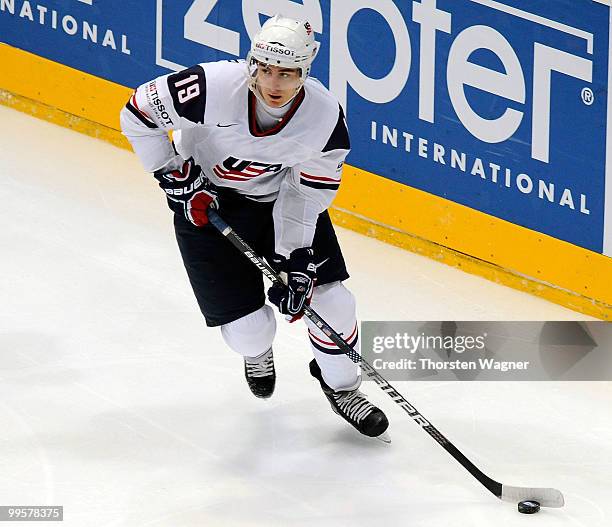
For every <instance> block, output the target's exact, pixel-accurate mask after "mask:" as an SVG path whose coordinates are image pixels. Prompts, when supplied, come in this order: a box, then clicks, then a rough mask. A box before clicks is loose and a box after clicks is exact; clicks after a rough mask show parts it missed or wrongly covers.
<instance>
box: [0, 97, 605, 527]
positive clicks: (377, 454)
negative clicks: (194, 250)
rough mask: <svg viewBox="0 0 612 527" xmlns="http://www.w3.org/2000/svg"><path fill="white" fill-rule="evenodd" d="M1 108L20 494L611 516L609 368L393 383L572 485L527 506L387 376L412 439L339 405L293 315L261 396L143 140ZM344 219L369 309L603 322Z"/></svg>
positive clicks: (3, 244)
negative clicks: (183, 252) (182, 238)
mask: <svg viewBox="0 0 612 527" xmlns="http://www.w3.org/2000/svg"><path fill="white" fill-rule="evenodd" d="M0 117H1V118H2V122H3V124H4V130H5V132H4V133H3V134H2V135H3V137H2V141H1V143H0V152H1V154H0V158H1V163H0V172H1V175H0V199H1V203H2V207H1V208H0V218H1V220H2V229H0V248H1V251H2V259H1V261H0V270H1V273H0V298H1V299H2V302H1V304H0V505H18V504H21V505H34V504H55V505H63V506H64V508H65V509H64V510H65V520H64V523H63V525H66V526H75V527H85V526H87V527H89V526H96V527H97V526H105V527H111V526H112V527H123V526H126V527H128V526H129V527H134V526H173V527H175V526H180V527H183V526H184V527H188V526H209V525H213V526H217V525H223V526H234V525H240V526H246V525H248V526H252V525H257V526H260V525H261V526H287V525H292V526H293V525H296V526H312V525H319V526H327V525H329V526H351V527H355V526H366V525H368V526H370V525H377V526H394V525H403V526H406V525H410V526H428V527H433V526H444V527H447V526H449V525H459V526H464V525H465V526H470V527H478V526H481V525H482V526H485V525H486V526H489V525H491V524H492V523H495V525H496V526H497V527H502V526H514V525H523V524H524V523H525V522H527V521H530V522H532V523H533V522H535V523H537V524H538V525H539V526H553V525H554V526H555V527H563V526H576V525H584V526H589V527H600V526H601V527H603V526H604V525H609V524H610V522H611V520H612V503H611V500H610V488H611V487H612V476H611V474H612V417H611V412H610V400H611V395H612V387H611V384H610V383H518V382H517V383H476V382H465V383H451V382H448V383H441V382H419V383H413V384H408V383H401V382H400V383H394V384H397V387H398V388H399V389H400V390H401V391H402V392H403V393H404V394H405V395H406V397H407V398H408V399H409V400H410V401H411V402H413V403H414V404H415V405H416V407H417V408H419V410H421V411H422V412H423V414H424V415H426V416H427V418H428V419H430V420H431V421H432V422H433V423H434V424H435V425H436V426H437V427H438V428H439V429H440V431H442V432H443V433H444V434H445V435H447V436H448V437H449V439H451V440H452V441H453V442H454V443H455V444H456V445H457V446H458V447H459V448H460V449H462V450H463V451H464V453H465V454H466V455H467V456H468V457H470V458H471V459H472V460H473V461H474V462H475V463H476V464H477V465H478V466H480V467H481V468H482V469H483V470H484V471H485V472H487V473H488V474H489V475H490V476H491V477H493V478H495V479H498V480H500V481H502V482H504V483H507V484H509V485H523V486H542V487H547V486H551V487H556V488H559V489H561V490H562V491H563V492H564V494H565V497H566V501H567V505H566V507H564V508H562V509H555V510H552V509H549V510H542V512H540V513H539V514H538V515H537V517H536V518H529V519H527V518H528V517H524V516H522V515H519V514H518V512H517V511H516V507H515V506H512V505H509V504H507V503H502V502H500V501H498V500H497V499H495V498H493V497H492V496H491V495H489V494H488V493H487V491H485V490H484V489H483V488H482V487H480V485H479V484H478V483H476V482H475V481H474V480H473V479H472V478H471V476H469V474H467V473H466V472H465V471H464V470H463V468H462V467H460V466H459V465H458V464H457V463H456V462H455V461H454V460H453V459H452V458H451V457H449V456H448V454H447V453H446V452H444V451H443V450H442V449H441V448H440V447H439V446H438V445H437V444H436V443H435V442H434V441H432V440H431V438H430V437H429V436H427V435H426V434H424V433H423V432H422V431H421V430H419V427H418V426H415V425H414V423H413V422H412V420H411V419H409V418H408V417H407V416H406V415H405V414H404V413H403V412H402V411H401V410H400V409H399V408H397V407H395V406H394V405H393V404H392V403H391V401H390V399H388V398H387V397H386V396H385V395H384V394H382V393H381V392H380V391H379V390H378V389H377V388H376V387H375V386H374V385H373V384H372V383H367V384H364V390H365V391H366V392H367V393H368V394H369V395H371V397H372V399H373V400H374V401H375V402H376V403H378V404H379V405H381V406H382V407H383V408H384V409H385V410H386V411H387V414H388V416H389V418H390V420H391V429H390V432H391V435H392V437H393V444H392V445H390V446H386V445H384V444H382V443H380V442H377V441H372V440H368V439H365V438H362V437H359V436H358V435H357V434H356V433H355V432H354V431H353V430H352V429H350V428H349V427H348V425H345V424H344V423H343V422H342V421H340V420H339V419H338V417H337V416H335V415H334V414H333V413H332V412H331V410H330V409H329V406H328V404H327V402H326V401H325V399H324V398H323V396H322V394H321V393H320V390H319V388H318V387H317V384H316V383H315V382H314V381H313V380H312V379H311V378H310V377H309V375H308V372H307V368H306V364H307V362H308V361H309V360H310V351H309V348H308V343H307V339H306V338H305V330H304V328H303V326H299V325H288V324H286V323H284V322H283V321H282V320H279V331H278V335H277V339H276V342H275V355H276V364H277V372H278V382H277V391H276V393H275V394H274V397H273V398H272V399H271V400H269V401H261V400H256V399H255V398H254V397H253V396H252V395H251V394H250V393H249V391H248V389H247V387H246V383H245V382H244V379H243V377H242V359H241V358H240V357H238V356H236V355H234V354H232V353H231V352H230V351H228V350H227V349H225V348H224V345H223V343H222V341H221V338H220V335H219V334H218V331H216V330H212V329H207V328H206V327H205V326H204V324H203V321H202V320H201V316H200V314H199V312H198V310H197V307H196V304H195V300H194V299H193V297H192V294H191V291H190V288H189V285H188V282H187V278H186V275H185V272H184V270H183V267H182V264H181V262H180V258H179V255H178V251H177V249H176V247H175V241H174V238H173V232H172V229H171V224H170V216H169V211H167V210H166V206H165V204H164V198H163V196H162V194H161V192H160V191H159V189H158V188H157V186H156V184H155V183H154V181H152V180H151V178H150V176H148V175H147V174H145V173H143V172H142V170H141V168H140V165H139V163H138V161H137V159H136V158H135V157H134V156H133V154H131V153H128V152H126V151H123V150H119V149H117V148H114V147H112V146H110V145H108V144H105V143H102V142H100V141H96V140H94V139H91V138H88V137H85V136H83V135H80V134H77V133H74V132H71V131H69V130H66V129H63V128H60V127H57V126H54V125H51V124H48V123H45V122H42V121H38V120H36V119H34V118H31V117H29V116H25V115H22V114H20V113H18V112H15V111H13V110H10V109H7V108H3V107H0ZM338 231H339V232H338V234H339V237H340V239H341V243H342V246H343V248H344V252H345V256H346V258H347V261H348V263H349V268H350V271H351V273H352V278H351V279H350V281H348V282H347V285H348V286H349V287H350V288H351V289H352V291H353V292H354V293H355V294H356V296H357V299H358V306H359V312H360V315H361V317H362V318H364V319H377V320H445V319H446V320H495V319H502V320H586V319H587V317H585V316H582V315H579V314H577V313H574V312H572V311H569V310H566V309H563V308H561V307H559V306H556V305H554V304H550V303H548V302H546V301H544V300H541V299H537V298H534V297H531V296H529V295H526V294H523V293H520V292H517V291H514V290H511V289H508V288H505V287H502V286H499V285H496V284H493V283H491V282H488V281H486V280H483V279H480V278H477V277H474V276H471V275H468V274H464V273H462V272H460V271H457V270H455V269H452V268H450V267H447V266H444V265H442V264H439V263H436V262H434V261H432V260H428V259H426V258H423V257H420V256H417V255H414V254H411V253H408V252H404V251H401V250H399V249H396V248H393V247H390V246H386V245H384V244H382V243H380V242H378V241H376V240H372V239H368V238H364V237H362V236H360V235H357V234H355V233H352V232H350V231H345V230H342V229H338ZM519 410H520V412H519ZM535 523H534V525H535ZM7 525H8V524H7Z"/></svg>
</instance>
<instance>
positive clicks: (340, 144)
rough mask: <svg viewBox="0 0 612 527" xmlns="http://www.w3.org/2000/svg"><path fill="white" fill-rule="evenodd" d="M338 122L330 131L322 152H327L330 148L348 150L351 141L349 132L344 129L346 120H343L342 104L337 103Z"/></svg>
mask: <svg viewBox="0 0 612 527" xmlns="http://www.w3.org/2000/svg"><path fill="white" fill-rule="evenodd" d="M338 107H339V110H340V111H339V112H338V122H337V123H336V127H335V128H334V131H333V132H332V133H331V135H330V137H329V140H328V141H327V144H326V145H325V146H324V147H323V150H322V151H323V152H329V151H330V150H340V149H342V150H350V149H351V141H350V139H349V133H348V130H347V129H346V121H345V120H344V111H343V110H342V106H340V105H338Z"/></svg>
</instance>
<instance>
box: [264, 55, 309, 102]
mask: <svg viewBox="0 0 612 527" xmlns="http://www.w3.org/2000/svg"><path fill="white" fill-rule="evenodd" d="M257 87H258V88H259V92H260V93H261V95H262V97H263V99H264V101H265V103H266V104H267V105H268V106H272V107H273V108H279V107H280V106H283V105H284V104H287V103H288V102H289V101H290V100H291V98H292V97H293V96H294V95H295V92H296V90H297V89H298V88H299V87H300V71H299V70H298V69H289V68H279V67H278V66H268V65H265V64H260V65H259V66H258V67H257Z"/></svg>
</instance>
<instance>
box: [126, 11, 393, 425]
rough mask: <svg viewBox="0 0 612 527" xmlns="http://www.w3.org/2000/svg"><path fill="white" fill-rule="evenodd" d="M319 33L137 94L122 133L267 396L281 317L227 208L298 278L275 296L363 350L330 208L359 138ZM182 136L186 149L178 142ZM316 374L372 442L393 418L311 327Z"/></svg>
mask: <svg viewBox="0 0 612 527" xmlns="http://www.w3.org/2000/svg"><path fill="white" fill-rule="evenodd" d="M318 46H319V45H318V43H317V42H316V41H315V38H314V33H313V30H312V28H311V26H310V24H309V23H308V22H300V21H296V20H293V19H290V18H285V17H283V16H282V15H276V16H274V17H273V18H271V19H269V20H267V21H266V23H265V24H264V25H263V27H262V28H261V30H260V31H259V32H258V33H257V35H256V36H255V38H254V39H253V42H252V44H251V49H250V52H249V54H248V56H247V59H246V62H245V61H221V62H212V63H203V64H199V65H196V66H194V67H191V68H188V69H186V70H183V71H180V72H178V73H173V74H169V75H164V76H162V77H158V78H156V79H154V80H152V81H150V82H147V83H145V84H143V85H141V86H140V87H138V88H137V89H136V91H135V92H134V94H133V95H132V97H131V98H130V100H129V101H128V103H127V104H126V106H125V108H123V110H122V111H121V127H122V130H123V133H124V135H125V136H126V137H127V138H128V139H129V141H130V143H131V144H132V147H133V148H134V151H135V152H136V154H137V155H138V157H139V158H140V160H141V161H142V164H143V165H144V167H145V169H146V170H147V171H149V172H153V175H154V177H155V179H156V180H157V181H158V182H159V186H160V187H161V188H162V189H163V190H164V191H165V192H166V196H167V200H168V205H169V207H170V209H171V210H172V211H174V227H175V232H176V238H177V241H178V246H179V249H180V252H181V256H182V258H183V262H184V265H185V268H186V270H187V274H188V276H189V280H190V282H191V286H192V288H193V291H194V293H195V296H196V299H197V301H198V304H199V306H200V309H201V311H202V313H203V315H204V317H205V319H206V323H207V325H208V326H220V328H221V334H222V336H223V339H224V340H225V342H226V343H227V345H228V346H229V347H230V348H231V349H232V350H234V351H235V352H237V353H239V354H241V355H242V356H243V357H244V366H245V376H246V380H247V383H248V386H249V388H250V389H251V391H252V393H253V394H254V395H255V396H257V397H262V398H266V397H270V396H271V395H272V392H273V391H274V385H275V379H276V374H275V370H274V359H273V354H272V341H273V339H274V334H275V331H276V322H275V318H274V313H273V311H272V308H271V307H270V306H269V305H266V304H265V295H264V287H263V280H262V276H261V273H260V272H259V270H258V269H256V268H255V267H254V266H253V265H252V264H251V262H249V261H248V260H247V259H246V258H245V257H244V256H243V255H242V254H240V253H239V252H238V251H237V250H236V249H235V248H234V247H233V246H232V245H231V244H230V243H229V242H228V241H227V240H225V239H224V238H223V236H221V234H219V233H218V232H217V231H216V230H215V229H214V228H213V227H212V226H211V225H209V224H208V217H207V209H208V207H209V206H213V207H217V208H218V209H219V213H220V215H221V216H222V217H223V218H224V219H225V220H226V221H227V222H228V223H229V224H230V225H231V226H232V228H233V229H234V230H235V231H236V232H237V233H238V234H239V235H240V236H241V237H242V238H244V239H245V241H247V243H249V244H250V245H251V246H252V247H253V249H254V250H255V251H257V252H258V253H259V254H261V255H263V256H264V257H265V258H266V259H267V260H268V261H269V262H271V265H272V266H273V267H274V268H275V269H276V270H277V271H278V272H280V273H282V274H283V276H284V277H286V283H287V287H283V286H273V287H271V288H270V289H269V291H268V298H269V300H270V302H271V303H272V304H274V305H275V306H276V307H277V308H278V310H279V311H280V312H281V313H282V314H284V315H285V316H286V317H288V318H290V319H291V320H292V321H293V320H297V319H298V318H300V317H301V315H302V311H303V308H304V305H305V304H308V303H311V305H312V307H313V308H314V309H316V311H317V312H319V313H320V314H321V316H323V317H324V318H325V319H326V320H327V321H328V322H329V323H330V324H331V325H332V326H333V327H334V329H335V330H336V331H338V333H340V334H341V335H342V336H343V337H344V338H345V340H346V342H347V343H348V344H349V345H351V346H353V347H355V348H356V349H358V347H359V336H358V333H357V320H356V314H355V300H354V297H353V295H352V294H351V292H350V291H349V290H348V289H347V288H346V287H345V286H344V285H343V283H342V282H343V280H345V279H346V278H348V273H347V271H346V267H345V263H344V259H343V256H342V253H341V250H340V247H339V245H338V241H337V239H336V235H335V233H334V229H333V226H332V223H331V221H330V218H329V215H328V212H327V208H328V207H329V205H330V203H331V202H332V200H333V198H334V196H335V194H336V191H337V190H338V187H339V185H340V180H341V173H342V165H343V162H344V159H345V157H346V155H347V154H348V152H349V148H350V147H349V136H348V132H347V129H346V124H345V119H344V115H343V112H342V108H341V107H340V105H339V104H338V101H337V100H336V99H335V98H334V96H333V95H332V94H331V93H330V92H329V91H328V90H327V89H326V88H325V87H324V86H323V85H322V84H321V83H319V82H318V81H317V80H315V79H313V78H310V77H309V73H310V67H311V64H312V61H313V60H314V58H315V56H316V54H317V51H318ZM169 130H174V135H173V141H174V144H172V143H171V142H170V140H169V138H168V131H169ZM306 323H307V325H308V336H309V338H310V344H311V347H312V351H313V354H314V360H312V361H311V363H310V372H311V374H312V376H313V377H315V378H316V379H317V380H318V381H319V383H320V385H321V388H322V389H323V392H324V394H325V396H326V397H327V399H328V401H329V403H330V404H331V406H332V408H333V409H334V411H335V412H336V413H338V414H339V415H340V416H341V417H343V418H344V419H345V420H346V421H348V422H349V423H350V424H351V425H352V426H354V427H355V428H356V429H357V430H358V431H359V432H361V433H362V434H365V435H367V436H372V437H379V436H383V437H385V436H384V435H383V434H384V433H385V431H386V429H387V427H388V421H387V418H386V416H385V414H384V413H383V412H382V411H381V410H380V409H378V408H376V407H375V406H374V405H372V404H371V403H370V402H369V401H368V400H367V399H366V397H365V396H364V395H363V394H362V393H361V392H360V391H359V389H358V388H359V385H360V381H361V378H360V376H359V374H358V368H357V366H356V365H355V364H354V363H353V362H352V361H351V360H350V359H349V358H348V357H347V356H345V355H344V354H343V353H342V352H341V351H340V350H339V349H338V347H337V346H335V345H334V344H333V343H332V342H331V341H330V340H329V339H328V338H327V337H326V336H325V335H324V334H323V333H322V332H321V331H320V330H319V329H318V328H316V327H315V326H314V325H313V324H311V323H310V322H309V321H306Z"/></svg>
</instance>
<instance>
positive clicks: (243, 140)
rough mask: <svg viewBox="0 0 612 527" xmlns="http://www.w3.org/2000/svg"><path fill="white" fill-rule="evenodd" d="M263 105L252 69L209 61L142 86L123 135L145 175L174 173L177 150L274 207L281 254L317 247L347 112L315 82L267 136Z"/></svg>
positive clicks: (216, 178)
mask: <svg viewBox="0 0 612 527" xmlns="http://www.w3.org/2000/svg"><path fill="white" fill-rule="evenodd" d="M257 104H260V103H259V101H258V100H257V98H256V97H255V96H254V94H253V93H251V92H250V90H249V89H248V85H247V75H246V66H245V63H244V62H241V61H239V62H231V61H221V62H211V63H204V64H199V65H197V66H194V67H192V68H189V69H186V70H183V71H181V72H178V73H173V74H169V75H164V76H162V77H158V78H157V79H154V80H152V81H150V82H148V83H145V84H143V85H142V86H140V87H138V88H137V89H136V91H135V92H134V94H133V96H132V97H131V99H130V101H129V102H128V103H127V104H126V106H125V107H124V108H123V110H122V112H121V128H122V131H123V134H124V135H125V136H126V137H127V138H128V139H129V141H130V143H131V144H132V147H133V148H134V151H135V152H136V154H137V155H138V157H139V158H140V160H141V162H142V164H143V165H144V167H145V169H146V170H148V171H150V172H153V171H155V170H157V169H159V168H162V167H164V166H166V165H167V164H168V163H169V162H170V161H171V160H172V159H173V158H175V152H174V149H173V147H172V144H171V143H170V140H169V138H168V133H167V132H168V131H169V130H175V132H174V136H173V137H174V143H175V145H176V150H177V152H178V153H179V155H180V156H181V157H182V158H184V159H187V158H189V157H193V158H194V160H195V162H196V164H198V165H199V166H200V167H201V168H202V170H203V172H204V173H205V174H206V176H208V178H209V179H210V180H211V181H212V182H213V183H214V184H215V185H217V186H219V187H230V188H232V189H234V190H235V191H236V192H238V193H240V194H243V195H245V196H247V197H249V198H251V199H255V200H258V201H273V200H276V202H275V204H274V230H275V239H276V252H278V253H279V254H281V255H283V256H285V257H287V256H288V255H289V253H291V251H292V250H294V249H297V248H299V247H309V246H310V245H311V244H312V240H313V237H314V231H315V227H316V222H317V218H318V215H319V214H320V213H321V212H322V211H324V210H325V209H327V207H329V205H330V204H331V202H332V200H333V198H334V196H335V194H336V191H337V190H338V187H339V185H340V180H341V173H342V165H343V163H344V159H345V157H346V155H347V154H348V152H349V148H350V146H349V136H348V131H347V128H346V123H345V120H344V114H343V112H342V109H341V107H340V105H339V103H338V101H337V100H336V99H335V97H334V96H333V95H332V94H331V93H330V92H329V91H328V90H327V89H326V88H325V87H324V86H323V85H322V84H321V83H320V82H319V81H317V80H315V79H312V78H308V79H307V80H306V83H305V84H304V88H303V89H302V90H301V91H300V93H299V94H298V95H297V96H296V97H295V99H294V100H293V102H292V103H291V106H290V108H289V110H288V112H287V113H286V114H285V116H284V117H283V119H282V120H281V121H280V122H279V124H278V125H277V126H275V127H274V128H272V129H269V130H266V131H263V130H261V129H259V127H258V124H257V120H256V105H257Z"/></svg>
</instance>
